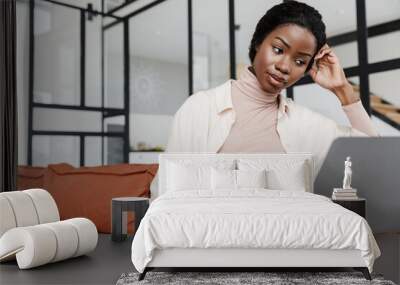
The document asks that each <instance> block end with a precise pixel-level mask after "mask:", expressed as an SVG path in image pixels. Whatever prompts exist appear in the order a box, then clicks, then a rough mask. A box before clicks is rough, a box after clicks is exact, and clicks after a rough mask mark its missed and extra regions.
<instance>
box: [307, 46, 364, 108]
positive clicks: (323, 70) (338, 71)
mask: <svg viewBox="0 0 400 285" xmlns="http://www.w3.org/2000/svg"><path fill="white" fill-rule="evenodd" d="M309 74H310V76H311V78H312V79H313V80H314V81H315V83H317V84H318V85H320V86H321V87H323V88H326V89H328V90H330V91H332V92H333V93H335V95H336V96H337V97H338V99H339V100H340V102H341V103H342V105H347V104H351V103H354V102H356V101H358V100H359V99H360V98H359V96H358V94H356V93H355V92H354V91H353V87H352V86H351V84H350V83H349V82H348V81H347V79H346V75H345V74H344V71H343V68H342V67H341V66H340V62H339V58H338V57H337V56H336V54H335V53H334V52H333V50H332V48H330V47H329V46H328V44H325V45H324V46H323V47H322V48H321V49H320V50H319V52H318V53H317V55H316V56H315V58H314V63H313V66H312V68H311V69H310V72H309Z"/></svg>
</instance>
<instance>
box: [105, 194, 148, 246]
mask: <svg viewBox="0 0 400 285" xmlns="http://www.w3.org/2000/svg"><path fill="white" fill-rule="evenodd" d="M149 200H150V199H149V198H144V197H119V198H113V199H112V200H111V240H113V241H123V240H125V239H126V238H127V220H128V219H127V216H128V215H127V212H134V213H135V231H136V230H137V228H138V227H139V224H140V221H141V220H142V219H143V217H144V215H145V214H146V211H147V209H148V208H149Z"/></svg>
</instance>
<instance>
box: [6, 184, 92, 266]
mask: <svg viewBox="0 0 400 285" xmlns="http://www.w3.org/2000/svg"><path fill="white" fill-rule="evenodd" d="M0 217H1V221H0V262H2V261H8V260H12V259H15V258H16V259H17V263H18V266H19V268H20V269H27V268H32V267H36V266H40V265H43V264H46V263H50V262H57V261H60V260H64V259H67V258H71V257H76V256H80V255H83V254H86V253H88V252H90V251H92V250H94V249H95V248H96V245H97V240H98V233H97V229H96V226H95V225H94V224H93V222H92V221H90V220H88V219H86V218H74V219H69V220H64V221H59V219H60V218H59V213H58V209H57V206H56V204H55V201H54V200H53V198H52V197H51V195H50V194H49V193H48V192H47V191H45V190H43V189H30V190H25V191H13V192H3V193H0Z"/></svg>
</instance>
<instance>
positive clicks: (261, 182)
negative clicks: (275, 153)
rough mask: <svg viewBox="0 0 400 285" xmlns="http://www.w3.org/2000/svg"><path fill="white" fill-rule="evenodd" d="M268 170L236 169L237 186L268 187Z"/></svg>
mask: <svg viewBox="0 0 400 285" xmlns="http://www.w3.org/2000/svg"><path fill="white" fill-rule="evenodd" d="M266 174H267V171H266V170H265V169H262V170H236V182H237V188H267V175H266Z"/></svg>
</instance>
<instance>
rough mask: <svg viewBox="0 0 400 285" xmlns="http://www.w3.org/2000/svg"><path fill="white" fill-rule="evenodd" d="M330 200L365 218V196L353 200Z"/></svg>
mask: <svg viewBox="0 0 400 285" xmlns="http://www.w3.org/2000/svg"><path fill="white" fill-rule="evenodd" d="M331 200H332V202H334V203H336V204H339V205H340V206H342V207H344V208H346V209H348V210H350V211H353V212H354V213H356V214H359V215H360V216H361V217H363V218H364V219H365V216H366V215H365V208H366V202H367V200H366V199H365V198H358V199H354V200H334V199H331Z"/></svg>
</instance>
